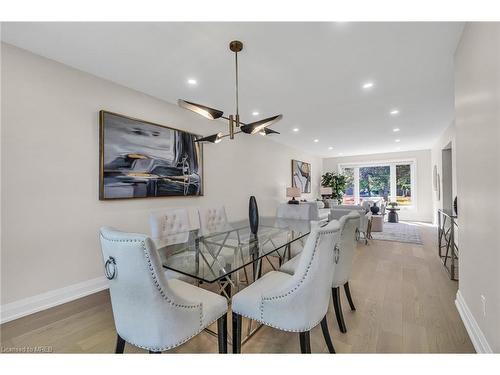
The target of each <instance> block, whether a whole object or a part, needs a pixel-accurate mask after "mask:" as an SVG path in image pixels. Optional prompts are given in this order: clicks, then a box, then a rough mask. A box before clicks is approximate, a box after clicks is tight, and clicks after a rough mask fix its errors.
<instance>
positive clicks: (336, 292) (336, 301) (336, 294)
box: [332, 287, 347, 333]
mask: <svg viewBox="0 0 500 375" xmlns="http://www.w3.org/2000/svg"><path fill="white" fill-rule="evenodd" d="M332 297H333V308H334V309H335V316H336V317H337V323H338V324H339V328H340V332H342V333H346V332H347V328H346V326H345V322H344V316H343V315H342V306H341V304H340V289H339V287H336V288H332Z"/></svg>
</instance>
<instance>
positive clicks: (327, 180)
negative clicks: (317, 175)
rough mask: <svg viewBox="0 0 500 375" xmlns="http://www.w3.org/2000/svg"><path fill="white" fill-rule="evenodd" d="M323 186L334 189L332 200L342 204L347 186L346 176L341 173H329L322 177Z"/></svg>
mask: <svg viewBox="0 0 500 375" xmlns="http://www.w3.org/2000/svg"><path fill="white" fill-rule="evenodd" d="M321 186H323V187H330V188H332V199H336V200H337V202H338V204H341V203H342V196H343V195H344V190H345V186H346V176H344V175H343V174H341V173H336V172H327V173H325V174H324V175H322V176H321Z"/></svg>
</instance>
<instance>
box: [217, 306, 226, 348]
mask: <svg viewBox="0 0 500 375" xmlns="http://www.w3.org/2000/svg"><path fill="white" fill-rule="evenodd" d="M217 337H218V342H219V353H220V354H227V313H226V314H224V315H222V316H221V317H220V318H219V319H217Z"/></svg>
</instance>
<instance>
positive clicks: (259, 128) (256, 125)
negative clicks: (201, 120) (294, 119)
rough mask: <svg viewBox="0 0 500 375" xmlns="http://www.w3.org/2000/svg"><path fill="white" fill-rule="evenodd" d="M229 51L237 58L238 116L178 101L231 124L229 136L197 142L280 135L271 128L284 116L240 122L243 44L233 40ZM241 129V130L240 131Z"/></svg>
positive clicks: (220, 135) (220, 134) (192, 109)
mask: <svg viewBox="0 0 500 375" xmlns="http://www.w3.org/2000/svg"><path fill="white" fill-rule="evenodd" d="M229 49H230V50H231V51H233V52H234V56H235V66H236V81H235V83H236V114H235V115H229V117H225V116H223V114H224V112H222V111H220V110H218V109H214V108H210V107H207V106H204V105H201V104H196V103H193V102H188V101H187V100H182V99H179V100H178V104H179V106H181V107H182V108H186V109H189V110H190V111H193V112H195V113H197V114H199V115H202V116H203V117H206V118H207V119H209V120H216V119H218V118H222V119H224V120H227V121H228V122H229V124H228V126H229V133H228V134H222V133H217V134H212V135H209V136H206V137H203V138H199V139H197V140H196V141H195V142H211V143H219V142H220V141H221V140H222V139H223V138H226V137H229V139H234V135H235V134H239V133H246V134H257V133H259V134H261V135H269V134H280V133H279V132H277V131H276V130H273V129H270V128H269V126H270V125H272V124H274V123H276V122H278V121H279V120H281V119H282V118H283V115H277V116H272V117H268V118H265V119H263V120H259V121H255V122H251V123H249V124H245V123H244V122H241V121H240V114H239V102H238V52H240V51H241V50H242V49H243V43H242V42H240V41H239V40H233V41H232V42H231V43H229ZM238 129H239V130H238Z"/></svg>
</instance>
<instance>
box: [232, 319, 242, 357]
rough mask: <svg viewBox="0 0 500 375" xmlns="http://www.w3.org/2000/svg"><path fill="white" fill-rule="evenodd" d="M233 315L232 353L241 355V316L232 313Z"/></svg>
mask: <svg viewBox="0 0 500 375" xmlns="http://www.w3.org/2000/svg"><path fill="white" fill-rule="evenodd" d="M232 315H233V353H234V354H239V353H241V315H239V314H236V313H235V312H233V313H232Z"/></svg>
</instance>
